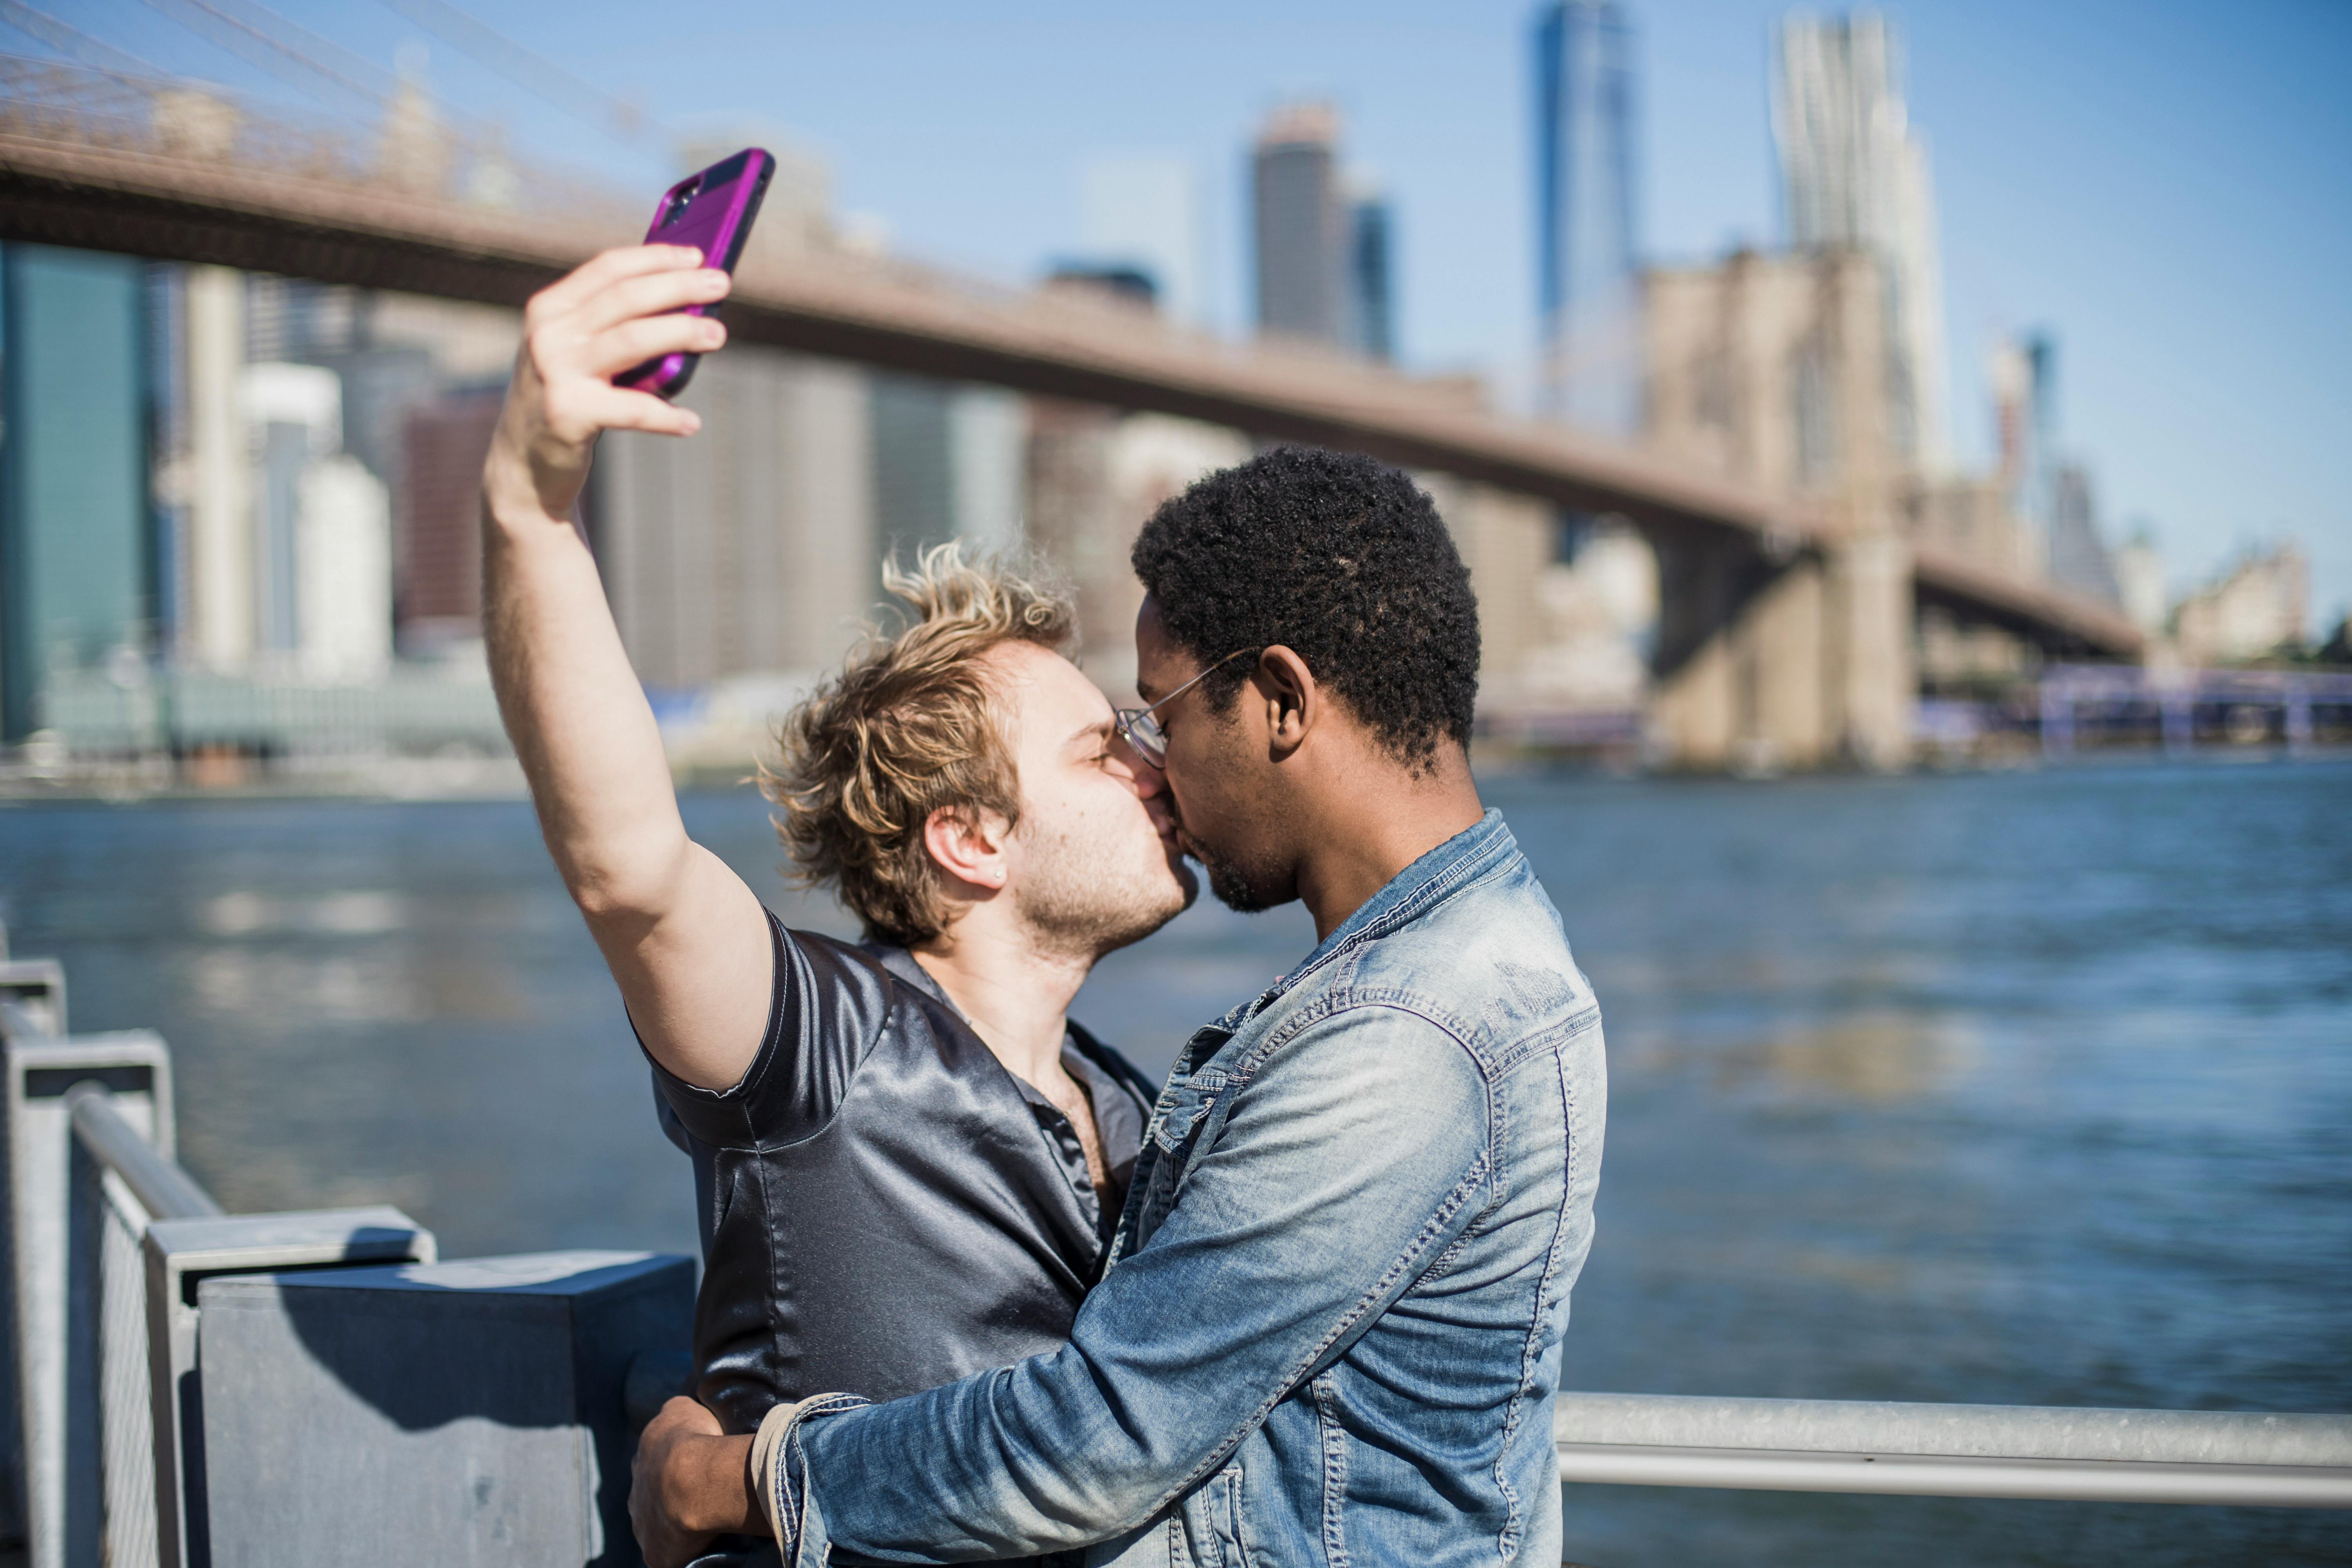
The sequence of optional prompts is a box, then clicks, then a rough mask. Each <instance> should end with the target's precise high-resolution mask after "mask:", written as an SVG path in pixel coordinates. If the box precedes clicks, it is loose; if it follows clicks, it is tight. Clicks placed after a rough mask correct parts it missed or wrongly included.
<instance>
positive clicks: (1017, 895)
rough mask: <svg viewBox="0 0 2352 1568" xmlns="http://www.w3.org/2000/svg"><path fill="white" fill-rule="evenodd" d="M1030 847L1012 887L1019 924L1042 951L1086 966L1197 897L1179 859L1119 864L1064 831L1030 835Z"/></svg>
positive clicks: (1138, 938) (1164, 921)
mask: <svg viewBox="0 0 2352 1568" xmlns="http://www.w3.org/2000/svg"><path fill="white" fill-rule="evenodd" d="M1027 827H1028V825H1027V824H1026V823H1024V824H1023V826H1022V827H1021V828H1020V829H1016V830H1015V831H1020V832H1025V831H1026V830H1027ZM1030 847H1031V863H1030V867H1029V868H1028V870H1027V872H1026V874H1024V876H1023V878H1022V879H1021V884H1020V886H1019V887H1018V888H1016V889H1013V897H1014V899H1015V900H1017V907H1018V908H1019V910H1020V912H1021V918H1022V921H1023V923H1024V924H1025V925H1026V926H1028V928H1029V929H1030V931H1032V932H1034V934H1035V936H1036V938H1037V940H1038V942H1039V945H1041V946H1043V947H1045V949H1046V950H1047V951H1049V952H1056V953H1060V954H1064V955H1066V956H1069V957H1074V958H1080V959H1084V960H1085V961H1086V962H1087V963H1093V962H1094V961H1095V960H1097V959H1098V958H1100V957H1102V956H1103V955H1104V954H1105V953H1108V952H1116V951H1118V949H1120V948H1122V947H1127V946H1129V945H1131V944H1132V943H1135V942H1141V941H1142V940H1143V939H1144V938H1145V937H1147V936H1150V934H1151V933H1152V932H1153V931H1158V930H1159V929H1160V927H1161V926H1164V925H1166V924H1167V923H1168V922H1169V921H1172V920H1174V919H1175V918H1176V917H1177V916H1178V915H1181V914H1182V913H1183V912H1184V911H1185V910H1187V909H1190V908H1191V907H1192V900H1193V899H1195V898H1196V897H1198V896H1199V894H1200V883H1199V882H1198V881H1197V880H1196V879H1194V878H1193V876H1192V869H1191V868H1189V867H1187V866H1185V865H1183V864H1182V863H1181V862H1179V863H1178V864H1177V865H1175V866H1174V867H1172V868H1171V867H1170V866H1169V865H1168V864H1167V862H1166V861H1165V860H1161V861H1159V862H1157V863H1156V864H1154V863H1151V862H1145V861H1143V860H1142V858H1141V857H1140V856H1138V857H1136V858H1135V860H1134V861H1131V862H1122V861H1121V860H1120V858H1118V857H1117V856H1115V855H1111V854H1106V853H1104V852H1103V849H1102V847H1100V846H1098V845H1094V844H1085V845H1082V844H1081V843H1080V842H1079V841H1076V840H1074V839H1072V838H1070V837H1065V836H1055V837H1050V838H1049V837H1047V836H1045V835H1043V834H1036V835H1033V836H1031V844H1030Z"/></svg>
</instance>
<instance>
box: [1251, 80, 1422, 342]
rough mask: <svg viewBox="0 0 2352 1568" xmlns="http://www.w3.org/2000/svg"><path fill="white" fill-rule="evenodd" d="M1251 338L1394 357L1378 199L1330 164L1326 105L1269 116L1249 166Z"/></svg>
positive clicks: (1390, 254) (1335, 122)
mask: <svg viewBox="0 0 2352 1568" xmlns="http://www.w3.org/2000/svg"><path fill="white" fill-rule="evenodd" d="M1251 192H1252V207H1251V216H1252V219H1253V223H1252V228H1251V233H1252V237H1253V246H1254V252H1253V254H1254V260H1255V267H1254V269H1253V276H1254V278H1255V284H1256V300H1257V330H1258V331H1259V332H1260V333H1261V334H1263V335H1265V336H1266V337H1269V338H1276V339H1284V340H1287V341H1290V342H1298V343H1318V344H1323V345H1326V346H1328V347H1332V348H1338V349H1344V350H1347V351H1348V352H1349V353H1360V354H1363V355H1366V356H1368V357H1370V358H1372V359H1381V360H1385V359H1388V358H1391V357H1392V356H1393V354H1394V353H1395V349H1396V325H1395V320H1394V316H1393V311H1394V308H1395V307H1394V300H1395V289H1394V284H1393V280H1392V278H1391V270H1390V269H1391V265H1392V262H1393V258H1394V255H1395V245H1394V238H1393V236H1392V234H1391V215H1390V212H1389V208H1388V204H1387V202H1386V200H1385V199H1384V198H1383V197H1382V196H1381V195H1380V193H1379V191H1378V190H1377V188H1376V187H1374V186H1373V185H1372V184H1370V182H1369V181H1367V180H1366V179H1365V178H1364V177H1363V176H1361V175H1360V174H1350V173H1349V171H1347V170H1345V169H1344V168H1343V167H1342V165H1341V163H1340V160H1339V111H1338V110H1336V109H1334V108H1332V107H1331V106H1330V105H1329V104H1328V103H1311V102H1310V103H1292V104H1286V105H1284V106H1283V107H1282V108H1280V109H1277V110H1275V111H1274V112H1273V113H1272V114H1271V115H1269V116H1268V117H1267V118H1266V121H1265V125H1264V126H1263V127H1262V128H1261V129H1260V131H1259V132H1258V138H1257V147H1256V150H1255V154H1254V156H1253V158H1252V163H1251Z"/></svg>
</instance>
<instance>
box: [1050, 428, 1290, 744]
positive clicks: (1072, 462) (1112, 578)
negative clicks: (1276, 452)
mask: <svg viewBox="0 0 2352 1568" xmlns="http://www.w3.org/2000/svg"><path fill="white" fill-rule="evenodd" d="M1249 455H1250V443H1249V441H1248V440H1247V438H1246V437H1243V436H1242V435H1241V434H1240V433H1239V432H1237V431H1234V430H1228V429H1225V428H1224V427H1223V426H1215V425H1204V424H1202V423H1200V422H1198V421H1196V420H1191V419H1178V418H1175V417H1172V416H1168V415H1161V414H1121V413H1119V412H1118V410H1116V409H1111V408H1106V407H1103V406H1102V405H1099V404H1090V403H1066V402H1063V401H1061V400H1059V399H1056V398H1043V397H1040V398H1032V399H1031V400H1030V403H1029V429H1028V450H1027V464H1026V467H1027V485H1028V500H1029V510H1028V540H1027V542H1028V544H1029V546H1030V548H1032V549H1033V550H1034V551H1035V552H1036V553H1037V555H1038V556H1039V557H1040V559H1041V560H1042V561H1043V562H1044V563H1045V566H1046V567H1047V568H1048V569H1049V570H1050V571H1051V572H1052V573H1053V574H1055V576H1056V577H1058V578H1059V579H1061V581H1062V582H1063V583H1064V584H1066V586H1067V587H1068V588H1069V590H1070V593H1071V595H1072V597H1073V598H1074V599H1075V600H1076V603H1077V607H1078V658H1079V664H1080V667H1081V668H1084V669H1085V670H1086V672H1087V675H1088V676H1090V677H1092V678H1093V679H1094V681H1095V683H1096V684H1097V686H1099V687H1101V688H1102V689H1103V690H1104V691H1105V692H1107V693H1108V694H1109V695H1110V696H1111V697H1112V698H1113V699H1114V700H1118V701H1121V702H1124V701H1126V700H1129V698H1130V697H1132V696H1133V694H1134V689H1135V616H1136V612H1137V611H1139V610H1140V609H1141V608H1142V607H1143V585H1142V584H1140V583H1139V582H1138V581H1137V580H1136V576H1135V568H1134V566H1133V565H1132V564H1131V563H1130V562H1129V552H1131V551H1133V549H1134V548H1135V536H1136V534H1137V533H1138V532H1139V531H1141V530H1142V527H1143V523H1144V520H1145V519H1147V518H1149V517H1150V515H1151V513H1152V512H1153V511H1154V510H1156V509H1157V508H1158V507H1159V505H1160V502H1162V501H1164V500H1168V499H1169V498H1170V497H1171V496H1173V495H1176V494H1178V493H1179V492H1181V490H1183V489H1184V488H1185V487H1186V486H1188V485H1190V484H1191V483H1192V481H1193V480H1194V479H1199V478H1200V477H1201V476H1202V475H1203V474H1206V473H1209V472H1212V471H1213V470H1214V469H1217V468H1230V467H1231V466H1233V465H1234V464H1235V463H1239V462H1243V461H1244V460H1246V459H1247V458H1248V457H1249Z"/></svg>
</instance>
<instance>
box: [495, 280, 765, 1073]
mask: <svg viewBox="0 0 2352 1568" xmlns="http://www.w3.org/2000/svg"><path fill="white" fill-rule="evenodd" d="M700 259H701V258H700V257H699V255H698V253H697V252H696V251H694V250H692V249H690V248H682V247H676V246H637V247H630V248H627V249H624V250H609V251H606V252H605V253H604V255H602V256H599V257H597V258H595V259H594V260H593V261H590V262H588V263H587V264H586V265H585V266H583V267H582V268H579V270H577V271H575V272H573V273H572V274H571V275H570V276H569V277H566V278H564V279H562V281H560V282H557V283H554V284H552V285H551V286H550V287H548V288H547V289H543V290H541V292H540V293H539V294H537V295H535V296H533V298H532V299H531V301H530V306H529V307H528V309H527V310H525V312H524V316H523V323H524V331H523V343H522V350H521V353H520V354H518V355H517V356H516V360H515V373H514V381H513V383H512V384H511V385H509V388H508V390H507V401H506V408H505V410H504V412H503V413H501V414H500V416H499V428H498V434H497V436H496V437H495V438H494V439H493V440H492V442H491V445H490V456H489V460H488V463H487V464H486V465H485V466H484V468H483V471H482V562H483V572H482V593H483V622H484V627H485V632H486V635H487V637H488V643H489V658H490V678H491V680H492V682H493V683H494V684H495V685H496V687H497V689H498V696H499V713H500V714H501V715H502V716H503V717H504V719H505V721H506V727H507V733H508V734H509V735H510V736H511V737H513V740H514V748H515V754H516V755H517V756H518V757H519V758H520V759H521V762H522V767H523V772H524V774H525V775H526V776H527V777H528V778H529V779H530V795H531V801H532V803H533V805H536V806H537V807H538V810H539V824H540V829H541V832H542V833H543V834H545V836H546V838H547V847H548V849H549V851H550V852H551V854H552V855H553V856H554V857H555V864H556V868H557V869H558V870H560V871H561V872H562V875H563V882H564V885H565V886H566V887H567V888H569V889H571V890H572V899H573V900H575V901H576V902H577V903H578V904H579V906H580V909H581V912H582V913H583V914H584V915H586V916H587V918H588V927H589V930H590V931H592V932H593V933H594V935H595V938H596V944H597V946H599V947H600V948H602V949H603V950H604V960H605V962H606V963H608V964H609V965H610V966H611V968H612V971H613V976H614V979H615V980H617V981H619V982H620V985H621V994H622V996H623V997H624V998H625V1000H626V1001H627V1003H628V1007H629V1016H630V1018H631V1019H632V1021H634V1022H635V1025H636V1027H637V1033H638V1035H639V1036H640V1037H642V1038H643V1039H644V1040H645V1043H646V1048H647V1049H648V1050H650V1051H651V1052H652V1053H653V1055H654V1058H655V1059H656V1060H657V1061H659V1062H660V1063H661V1064H662V1066H664V1067H665V1068H668V1069H669V1070H670V1071H671V1072H673V1073H675V1074H677V1076H678V1077H679V1078H682V1079H685V1080H686V1081H687V1082H688V1083H691V1084H695V1085H697V1086H698V1087H700V1088H704V1089H725V1088H728V1087H730V1085H732V1084H734V1083H735V1082H736V1081H737V1080H738V1079H740V1078H741V1077H742V1076H743V1073H744V1072H745V1070H746V1069H747V1068H749V1067H750V1066H751V1061H752V1058H754V1056H755V1055H756V1054H757V1053H758V1050H759V1047H760V1040H761V1032H762V1030H763V1029H764V1027H765V1025H766V1021H767V1014H768V1001H769V989H770V979H771V974H770V971H771V965H772V956H771V954H772V948H771V945H770V937H769V933H768V924H767V916H766V913H765V911H764V910H762V909H761V905H760V900H759V899H758V897H757V896H756V895H755V894H754V893H753V892H752V891H751V889H750V888H749V887H747V886H745V885H744V883H743V880H742V879H741V878H740V877H738V876H736V875H735V873H734V872H733V871H731V870H730V869H729V868H727V866H726V864H725V862H723V861H721V860H720V859H719V858H718V857H717V856H715V855H713V854H711V853H710V852H709V850H707V849H705V848H703V847H701V846H700V845H698V844H696V843H695V842H694V841H693V840H692V839H690V838H688V837H687V836H686V824H685V823H684V821H683V820H682V819H681V818H680V817H679V816H678V811H677V794H676V791H675V790H674V789H673V787H672V785H671V783H670V775H669V765H668V763H667V760H666V759H665V758H664V756H663V753H662V743H661V733H660V731H658V730H657V729H656V727H655V724H654V715H653V710H652V709H651V707H649V706H648V705H647V704H646V697H645V691H644V689H643V688H642V687H640V686H639V685H638V683H637V678H636V673H635V671H634V670H633V669H631V668H629V658H628V655H627V653H626V652H625V651H624V650H623V648H622V647H621V637H620V631H619V629H618V628H617V627H616V626H614V624H613V614H612V610H611V607H610V606H609V605H607V604H606V603H605V599H604V584H602V582H601V581H600V580H599V579H598V577H597V574H596V563H595V561H594V559H593V557H592V556H591V555H590V554H589V552H588V545H587V542H586V540H585V539H584V538H583V536H582V535H581V532H580V531H579V529H578V527H577V526H576V525H575V524H574V522H573V514H574V511H575V510H576V508H577V507H578V504H579V500H580V492H581V489H582V487H583V485H585V484H586V482H587V479H588V466H589V461H590V458H591V457H592V456H593V453H594V450H595V444H596V437H598V436H599V435H600V434H601V433H603V432H604V431H606V430H646V431H652V432H655V433H656V434H660V435H666V436H690V435H692V434H693V433H694V432H695V431H696V430H697V429H698V428H699V427H700V425H701V420H700V419H699V418H698V416H696V415H695V414H694V413H692V412H691V411H690V410H688V409H683V408H677V407H674V406H672V405H669V404H667V403H666V402H664V401H663V400H662V399H660V398H658V397H656V396H654V395H651V394H650V393H644V392H632V391H629V390H626V389H625V388H621V387H616V386H614V384H613V377H614V375H615V374H618V373H619V372H621V371H625V370H626V369H628V368H629V367H630V366H632V365H635V364H640V363H644V362H645V361H646V360H648V359H652V358H655V357H656V356H657V355H661V354H666V353H676V352H679V351H685V352H689V353H709V352H710V351H711V350H713V349H716V348H718V347H719V344H720V343H722V342H725V341H726V333H725V330H724V329H723V328H721V327H720V326H719V324H718V323H717V322H716V321H709V320H706V319H704V318H702V317H698V316H689V315H685V314H681V313H677V312H678V309H679V307H681V306H684V305H688V304H697V303H700V304H709V303H712V302H715V301H716V300H719V299H721V298H723V297H724V296H725V294H726V292H727V288H728V279H727V275H726V274H725V273H723V272H719V271H716V270H712V269H709V268H703V267H701V266H700V265H699V262H700Z"/></svg>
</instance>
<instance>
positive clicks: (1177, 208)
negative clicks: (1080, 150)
mask: <svg viewBox="0 0 2352 1568" xmlns="http://www.w3.org/2000/svg"><path fill="white" fill-rule="evenodd" d="M1078 243H1079V245H1080V247H1082V249H1083V251H1084V253H1085V255H1086V258H1087V268H1089V269H1091V270H1094V271H1097V272H1108V271H1112V270H1118V269H1125V270H1129V271H1132V272H1137V273H1140V274H1141V275H1142V276H1144V277H1146V278H1148V279H1150V280H1151V288H1152V297H1153V299H1154V300H1156V301H1157V302H1158V303H1159V306H1160V310H1161V312H1162V313H1164V314H1165V315H1166V316H1167V317H1168V319H1169V320H1171V321H1176V322H1180V323H1181V324H1183V325H1185V326H1198V325H1200V324H1201V321H1202V318H1203V316H1204V315H1205V314H1206V310H1207V302H1206V298H1205V287H1204V283H1203V274H1204V272H1205V271H1206V268H1205V267H1204V265H1203V263H1202V243H1201V197H1200V188H1199V182H1198V181H1197V180H1196V179H1195V178H1194V176H1193V173H1192V164H1191V163H1187V162H1186V161H1185V160H1183V159H1181V158H1172V157H1157V156H1150V155H1140V154H1125V153H1103V154H1098V155H1097V156H1095V157H1091V158H1088V159H1087V161H1086V162H1085V163H1083V164H1082V165H1081V166H1080V168H1079V171H1078Z"/></svg>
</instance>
